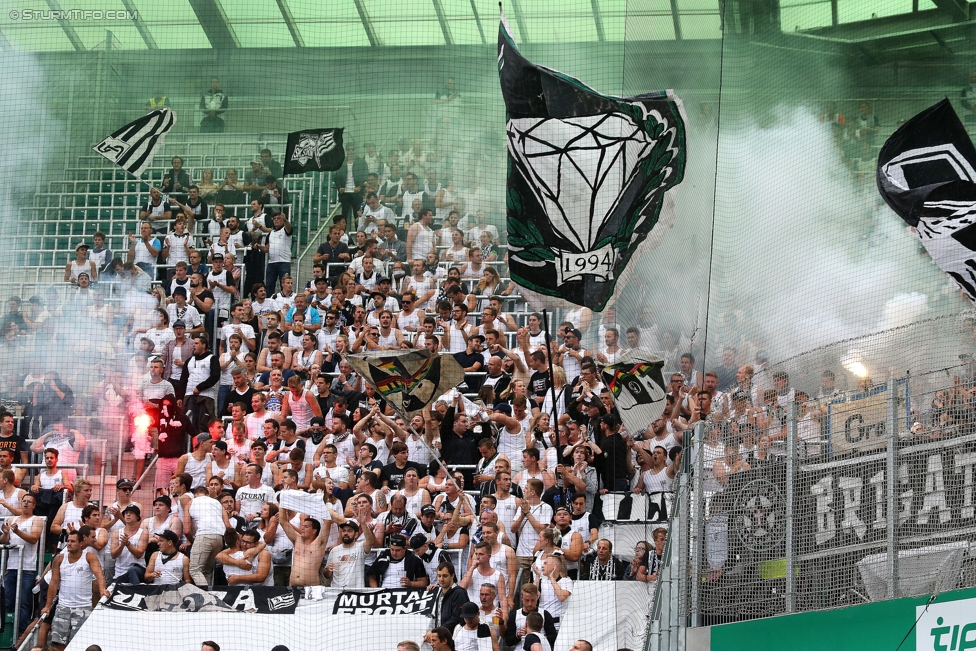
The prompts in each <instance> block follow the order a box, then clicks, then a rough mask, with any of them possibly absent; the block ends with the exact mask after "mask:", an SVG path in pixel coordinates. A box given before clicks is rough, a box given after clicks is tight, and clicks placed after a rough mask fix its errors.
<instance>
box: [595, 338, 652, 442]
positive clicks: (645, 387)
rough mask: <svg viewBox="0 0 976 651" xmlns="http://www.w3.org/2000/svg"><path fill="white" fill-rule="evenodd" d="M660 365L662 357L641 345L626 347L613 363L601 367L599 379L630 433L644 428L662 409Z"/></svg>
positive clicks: (632, 433)
mask: <svg viewBox="0 0 976 651" xmlns="http://www.w3.org/2000/svg"><path fill="white" fill-rule="evenodd" d="M663 368H664V360H663V359H661V358H660V357H658V356H657V355H655V354H654V353H652V352H650V351H648V350H644V349H643V348H633V349H631V350H628V351H626V352H624V353H622V354H621V355H620V356H619V357H618V358H617V363H615V364H608V365H607V366H604V367H603V381H604V383H606V385H607V388H608V389H609V390H610V394H611V395H612V396H613V402H614V406H616V408H617V413H618V414H620V420H622V421H623V423H624V426H625V427H626V428H627V431H628V432H630V434H631V436H633V435H635V434H638V433H639V432H642V431H644V430H646V429H647V428H648V426H650V424H651V423H653V422H654V421H655V420H657V419H658V417H659V416H660V415H661V414H662V413H663V412H664V406H665V404H666V402H665V398H667V388H666V385H665V383H664V375H663V373H662V372H661V371H662V369H663Z"/></svg>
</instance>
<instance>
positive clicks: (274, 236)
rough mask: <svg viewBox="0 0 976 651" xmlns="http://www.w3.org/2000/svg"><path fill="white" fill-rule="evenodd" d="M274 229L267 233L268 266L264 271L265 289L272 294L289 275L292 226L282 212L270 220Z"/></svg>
mask: <svg viewBox="0 0 976 651" xmlns="http://www.w3.org/2000/svg"><path fill="white" fill-rule="evenodd" d="M272 223H273V225H274V227H273V228H272V229H271V232H270V233H268V243H267V245H266V248H267V252H268V265H267V268H266V271H265V276H266V277H265V287H267V288H268V291H271V292H273V291H274V290H275V286H276V285H277V284H278V283H279V282H280V281H281V280H282V279H283V278H284V277H285V276H290V275H291V240H292V226H291V222H289V221H288V217H286V216H285V213H284V212H279V213H277V214H276V215H275V216H274V217H273V218H272Z"/></svg>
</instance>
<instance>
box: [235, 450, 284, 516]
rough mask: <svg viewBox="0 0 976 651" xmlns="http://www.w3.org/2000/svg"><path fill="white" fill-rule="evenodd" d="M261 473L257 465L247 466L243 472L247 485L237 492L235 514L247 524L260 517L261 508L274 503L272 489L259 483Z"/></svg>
mask: <svg viewBox="0 0 976 651" xmlns="http://www.w3.org/2000/svg"><path fill="white" fill-rule="evenodd" d="M261 473H262V469H261V468H260V467H259V466H258V465H257V464H254V463H251V464H248V466H247V470H245V471H244V481H246V482H247V483H246V484H245V485H244V486H241V487H240V488H239V489H238V490H237V512H238V513H240V515H241V517H242V518H244V519H245V520H246V521H248V522H250V521H251V520H254V519H257V518H258V517H260V515H261V507H262V506H264V505H265V504H266V503H268V502H271V503H274V501H275V491H274V488H272V487H270V486H265V485H264V484H262V483H261Z"/></svg>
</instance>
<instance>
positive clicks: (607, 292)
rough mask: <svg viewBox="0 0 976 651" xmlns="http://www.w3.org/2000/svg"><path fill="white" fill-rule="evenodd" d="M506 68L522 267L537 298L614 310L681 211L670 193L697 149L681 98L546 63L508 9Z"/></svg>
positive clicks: (514, 263)
mask: <svg viewBox="0 0 976 651" xmlns="http://www.w3.org/2000/svg"><path fill="white" fill-rule="evenodd" d="M498 75H499V77H500V80H501V87H502V96H503V97H504V99H505V109H506V112H507V118H506V119H507V122H506V127H505V134H506V136H507V139H508V192H507V197H506V198H507V210H508V220H507V223H508V252H509V268H510V271H511V277H512V279H513V280H514V281H515V282H516V283H518V285H519V286H520V287H521V288H522V290H523V291H522V295H523V296H524V297H525V298H526V299H527V300H528V301H529V303H530V304H532V305H533V307H537V308H538V307H541V306H543V305H549V306H559V307H565V308H570V307H573V306H575V305H583V306H586V307H589V308H591V309H594V310H602V309H603V308H604V306H605V305H606V304H607V302H608V301H609V300H610V297H611V296H612V295H613V292H614V288H615V286H616V285H617V284H619V283H621V281H622V277H623V276H624V275H625V270H626V269H627V266H628V264H629V263H631V259H632V258H633V257H634V255H635V254H636V253H637V251H638V249H639V248H641V249H642V250H643V251H647V250H648V249H649V248H652V247H653V246H654V244H655V241H656V240H658V239H659V238H660V237H661V236H663V233H664V231H666V230H667V229H666V228H662V226H663V225H665V224H667V223H669V222H670V221H671V220H672V219H673V218H674V215H673V210H672V208H671V203H670V202H669V201H668V196H667V195H668V191H669V190H670V189H671V188H673V187H675V186H676V185H678V184H679V183H681V179H682V178H683V176H684V169H685V158H686V153H687V147H686V144H685V118H684V115H683V113H684V109H683V108H682V105H681V101H680V100H679V99H678V98H677V97H676V96H675V95H674V93H673V92H672V91H659V92H654V93H647V94H643V95H637V96H634V97H613V96H610V95H603V94H600V93H598V92H597V91H595V90H593V89H592V88H589V87H588V86H586V85H585V84H583V83H582V82H581V81H579V80H578V79H574V78H572V77H570V76H568V75H566V74H563V73H561V72H559V71H556V70H552V69H550V68H544V67H542V66H539V65H536V64H534V63H532V62H530V61H528V60H527V59H526V58H525V57H523V56H522V55H521V54H520V53H519V50H518V46H517V44H516V43H515V38H514V37H513V36H512V33H511V30H510V29H509V26H508V23H507V21H506V20H505V17H504V15H503V16H502V19H501V24H500V25H499V29H498ZM652 230H653V231H655V234H654V235H653V236H652V232H651V231H652ZM642 245H644V246H642ZM628 273H629V272H628Z"/></svg>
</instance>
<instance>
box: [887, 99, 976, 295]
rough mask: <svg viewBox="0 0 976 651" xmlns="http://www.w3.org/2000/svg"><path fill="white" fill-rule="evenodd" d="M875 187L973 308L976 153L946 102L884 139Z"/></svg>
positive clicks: (975, 268)
mask: <svg viewBox="0 0 976 651" xmlns="http://www.w3.org/2000/svg"><path fill="white" fill-rule="evenodd" d="M877 182H878V190H879V191H880V192H881V196H882V197H883V198H884V200H885V201H886V202H887V203H888V205H889V206H891V209H892V210H894V211H895V212H896V213H898V215H899V216H900V217H901V218H902V219H904V220H905V222H906V223H907V224H908V225H910V226H912V227H914V229H915V233H916V235H917V236H918V238H919V239H920V240H921V241H922V244H923V245H924V246H925V250H926V251H928V252H929V255H931V256H932V259H933V260H935V262H936V264H938V265H939V267H940V268H941V269H942V270H943V271H945V272H946V273H947V274H949V275H950V276H951V277H952V278H953V280H955V281H956V283H957V284H958V285H959V287H960V289H962V290H963V292H965V294H966V296H968V297H969V300H971V301H974V302H976V147H973V143H972V141H971V140H970V139H969V135H968V134H967V133H966V129H965V127H963V125H962V122H960V121H959V117H958V116H957V115H956V112H955V111H954V110H953V109H952V104H951V103H950V102H949V100H948V99H944V100H942V101H941V102H939V103H938V104H936V105H935V106H932V107H930V108H928V109H926V110H924V111H922V112H921V113H919V114H918V115H916V116H915V117H913V118H912V119H910V120H908V121H907V122H905V124H903V125H901V126H900V127H899V128H898V130H897V131H895V132H894V133H893V134H892V135H891V137H890V138H888V141H887V142H885V144H884V146H883V147H882V148H881V153H880V154H879V155H878V171H877Z"/></svg>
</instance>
